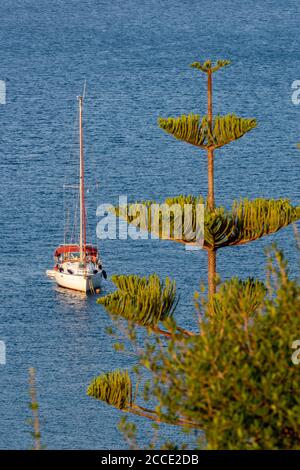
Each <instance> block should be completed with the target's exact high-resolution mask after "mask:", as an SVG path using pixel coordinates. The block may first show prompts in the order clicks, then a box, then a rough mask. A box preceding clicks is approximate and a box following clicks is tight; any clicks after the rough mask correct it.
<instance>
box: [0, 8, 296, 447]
mask: <svg viewBox="0 0 300 470" xmlns="http://www.w3.org/2000/svg"><path fill="white" fill-rule="evenodd" d="M299 15H300V4H299V2H298V1H297V0H272V1H270V0H265V1H264V2H262V1H260V0H248V1H247V2H241V1H240V0H239V1H238V0H229V1H228V0H226V1H225V0H210V1H209V2H207V1H204V0H180V1H179V0H172V1H169V0H166V1H163V2H162V1H160V0H123V1H120V0H68V1H63V0H52V1H51V2H49V1H46V0H40V1H39V2H37V1H35V0H2V1H1V5H0V80H5V81H6V87H7V103H6V105H0V220H1V225H0V254H1V255H0V289H1V291H0V296H1V300H0V340H3V341H5V343H6V348H7V364H6V365H5V366H3V365H0V386H1V389H0V448H1V449H28V448H30V447H31V446H32V437H31V434H30V432H31V427H30V426H29V425H28V423H27V420H28V418H30V410H29V409H28V403H29V394H28V367H34V368H36V371H37V393H38V399H39V405H40V416H41V432H42V441H43V444H45V445H46V446H47V448H48V449H67V448H68V449H83V448H88V449H97V448H98V449H121V448H125V447H126V442H125V441H124V440H123V437H122V435H121V434H120V432H119V431H118V429H117V424H118V422H119V419H120V413H119V412H118V411H116V410H114V409H112V408H110V407H108V406H106V405H104V404H103V403H101V402H97V401H95V400H93V399H91V398H89V397H87V396H86V388H87V385H88V384H89V382H90V381H91V379H92V378H93V377H94V376H96V375H98V374H100V373H102V372H105V371H108V370H111V369H115V368H117V367H123V366H126V365H128V364H129V362H128V358H127V357H125V356H124V355H122V354H120V353H117V352H115V351H114V349H113V345H112V339H111V338H110V337H109V336H107V334H106V332H105V328H106V327H107V326H109V325H110V319H109V317H108V316H107V314H106V313H105V311H104V310H103V308H102V307H101V306H99V305H97V304H96V298H95V297H94V296H88V297H83V296H81V295H78V294H76V293H72V292H69V291H63V290H59V289H58V288H56V287H55V285H54V284H53V283H52V282H51V281H50V280H49V279H48V278H47V277H46V276H45V271H46V269H48V268H49V267H51V266H52V254H53V250H54V248H55V246H56V245H57V244H59V243H61V242H62V241H63V231H64V228H63V226H64V207H65V206H66V205H67V204H68V202H70V201H72V197H71V196H70V193H68V192H67V191H63V189H62V186H63V184H64V183H70V184H74V182H76V175H77V173H78V154H77V131H76V127H75V122H76V120H75V118H76V113H77V101H76V96H77V95H79V94H80V93H81V92H82V87H83V83H84V80H86V81H87V88H86V99H85V109H84V112H85V114H84V119H85V123H84V125H85V156H86V175H87V186H88V187H89V188H90V191H89V194H88V197H89V199H88V211H89V221H90V226H89V230H90V233H91V236H92V239H93V240H95V233H96V224H97V222H98V220H99V219H98V218H97V217H96V206H97V204H99V203H100V202H102V203H115V202H117V201H118V196H119V195H127V196H128V198H129V200H131V201H133V200H137V199H140V200H145V199H156V200H158V201H162V200H163V199H165V198H166V197H170V196H175V195H178V194H203V195H204V196H206V192H207V173H206V172H207V170H206V157H205V154H204V153H203V152H202V151H199V150H198V149H196V148H193V147H192V146H189V145H186V144H184V143H182V142H179V141H176V140H175V139H173V138H172V137H170V136H168V135H166V134H164V133H163V132H162V131H161V130H160V129H159V127H158V126H157V117H158V116H169V115H173V116H176V115H180V114H182V113H189V112H194V113H205V112H206V98H205V80H204V77H203V76H202V74H200V73H199V72H197V71H196V70H194V69H191V68H190V67H189V64H190V63H192V62H194V61H195V60H205V59H207V58H212V59H230V60H231V61H232V65H231V66H230V67H227V68H226V69H223V70H222V71H220V72H218V74H216V75H215V77H214V112H215V113H222V114H224V113H225V114H226V113H229V112H232V113H236V114H237V115H241V116H244V117H255V118H256V119H257V120H258V127H257V129H255V130H254V131H253V132H251V133H249V134H247V135H246V136H245V137H243V138H242V139H240V140H238V141H237V142H235V143H233V144H231V145H228V146H226V148H223V149H221V150H219V151H218V152H217V155H216V165H215V186H216V200H217V203H218V204H225V205H226V206H227V207H230V205H231V203H232V201H233V200H234V199H236V198H237V199H238V198H244V197H249V198H255V197H267V198H280V197H282V198H289V199H290V200H291V201H292V202H293V203H295V204H296V203H298V204H299V189H300V188H299V174H300V171H299V170H300V164H299V157H300V152H299V150H298V149H297V148H296V144H297V143H298V142H299V141H300V106H296V105H293V103H292V100H291V96H292V90H291V86H292V83H293V81H294V80H297V79H300V52H299V50H300V49H299ZM96 182H99V185H100V186H99V190H98V191H96V189H95V184H96ZM66 193H67V194H66ZM96 194H97V196H96ZM274 241H276V242H277V243H278V245H279V246H280V247H281V248H282V249H283V250H284V251H285V254H286V256H287V258H288V260H289V262H290V269H291V273H292V275H293V276H294V275H296V274H297V272H296V270H297V263H298V261H297V251H296V248H295V241H294V236H293V230H292V227H288V228H286V229H283V230H282V231H281V232H280V233H278V234H276V235H274V236H270V237H268V238H265V239H264V240H260V241H257V242H255V243H252V244H249V245H246V246H242V247H238V248H228V249H224V250H221V251H220V252H219V254H218V272H219V274H220V276H221V277H222V278H223V279H227V278H230V277H231V276H233V275H239V276H241V277H246V276H257V277H259V278H262V279H263V278H264V275H265V265H264V264H265V253H264V249H265V247H266V246H268V245H269V244H271V243H272V242H274ZM100 247H101V253H102V258H103V262H104V264H105V266H106V269H107V272H108V274H109V275H111V274H113V273H136V274H139V275H148V274H149V273H152V272H157V273H159V275H160V276H162V277H163V276H166V275H169V276H171V277H172V278H174V279H176V281H177V286H178V291H179V293H180V294H181V300H180V304H179V306H178V311H177V317H178V319H180V321H181V323H182V324H183V325H187V326H188V325H190V324H191V323H192V322H193V315H194V309H193V293H194V291H195V290H196V289H197V288H198V287H199V284H200V283H201V282H206V278H207V266H206V263H207V259H206V253H204V252H203V251H198V252H188V251H186V250H185V249H184V247H183V246H182V245H181V244H176V243H171V242H167V241H153V240H140V241H132V240H104V241H102V242H101V241H100ZM111 288H112V286H111V283H110V282H109V281H108V282H107V283H106V284H105V286H104V293H106V292H108V291H109V290H110V289H111ZM137 422H138V424H139V425H140V427H141V429H142V432H141V433H140V436H139V437H140V445H141V446H147V442H148V441H149V438H148V436H147V431H149V432H151V428H150V427H149V426H145V424H144V421H143V420H142V419H138V420H137ZM162 433H163V437H165V438H169V439H177V438H178V436H179V431H178V430H177V429H176V428H172V429H169V428H167V427H165V428H163V431H162Z"/></svg>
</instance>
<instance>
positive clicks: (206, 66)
mask: <svg viewBox="0 0 300 470" xmlns="http://www.w3.org/2000/svg"><path fill="white" fill-rule="evenodd" d="M230 64H231V61H230V60H217V62H216V63H215V64H213V63H212V61H211V60H206V61H205V62H203V63H201V62H193V63H192V64H191V67H193V68H195V69H198V70H201V72H205V73H214V72H217V70H219V69H221V68H223V67H226V66H227V65H230Z"/></svg>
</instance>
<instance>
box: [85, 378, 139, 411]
mask: <svg viewBox="0 0 300 470" xmlns="http://www.w3.org/2000/svg"><path fill="white" fill-rule="evenodd" d="M87 395H88V396H90V397H93V398H96V399H97V400H101V401H104V402H106V403H107V404H108V405H112V406H114V407H115V408H118V409H119V410H124V409H125V408H126V407H127V406H130V404H131V380H130V377H129V375H128V372H127V371H121V370H115V371H112V372H108V373H107V374H102V375H99V377H96V378H95V379H94V380H93V381H92V382H91V384H90V385H89V387H88V390H87Z"/></svg>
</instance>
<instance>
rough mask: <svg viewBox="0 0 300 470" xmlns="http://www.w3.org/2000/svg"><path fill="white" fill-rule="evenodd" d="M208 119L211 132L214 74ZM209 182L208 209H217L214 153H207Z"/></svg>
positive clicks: (209, 88)
mask: <svg viewBox="0 0 300 470" xmlns="http://www.w3.org/2000/svg"><path fill="white" fill-rule="evenodd" d="M207 119H208V125H209V128H210V131H211V132H212V126H213V109H212V73H211V72H208V73H207ZM207 180H208V196H207V203H208V208H209V209H210V210H213V209H214V208H215V191H214V151H213V149H210V150H208V151H207Z"/></svg>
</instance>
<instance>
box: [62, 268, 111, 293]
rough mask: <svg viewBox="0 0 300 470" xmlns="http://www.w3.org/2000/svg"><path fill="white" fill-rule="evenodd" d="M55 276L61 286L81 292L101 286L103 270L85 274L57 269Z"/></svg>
mask: <svg viewBox="0 0 300 470" xmlns="http://www.w3.org/2000/svg"><path fill="white" fill-rule="evenodd" d="M54 278H55V280H56V283H57V284H58V285H59V286H60V287H65V288H67V289H73V290H78V291H80V292H93V291H95V290H96V289H99V288H100V287H101V283H102V272H98V273H97V274H91V275H85V276H83V275H80V274H69V273H61V272H59V271H56V272H55V276H54Z"/></svg>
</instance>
